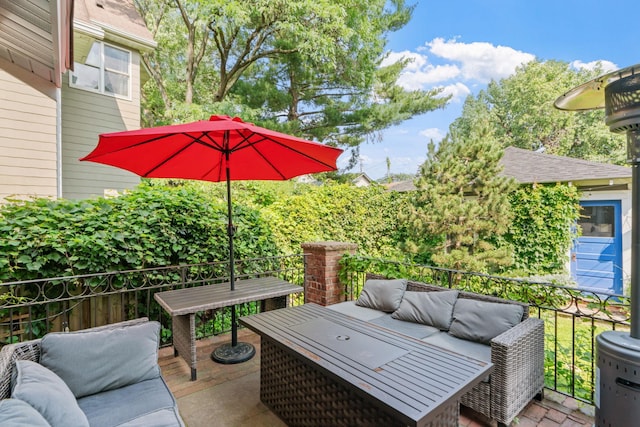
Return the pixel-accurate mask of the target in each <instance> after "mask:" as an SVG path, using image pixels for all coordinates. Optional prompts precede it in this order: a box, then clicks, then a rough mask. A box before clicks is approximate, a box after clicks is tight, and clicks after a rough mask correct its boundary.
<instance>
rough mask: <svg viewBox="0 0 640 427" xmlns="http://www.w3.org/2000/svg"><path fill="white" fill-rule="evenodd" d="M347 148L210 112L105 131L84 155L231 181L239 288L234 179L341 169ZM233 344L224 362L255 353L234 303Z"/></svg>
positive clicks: (151, 174) (139, 169)
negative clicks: (241, 334) (242, 336)
mask: <svg viewBox="0 0 640 427" xmlns="http://www.w3.org/2000/svg"><path fill="white" fill-rule="evenodd" d="M341 153H342V150H341V149H339V148H335V147H329V146H327V145H323V144H319V143H316V142H311V141H307V140H304V139H301V138H297V137H295V136H291V135H287V134H284V133H280V132H276V131H272V130H269V129H265V128H261V127H258V126H255V125H254V124H252V123H245V122H243V121H242V120H241V119H239V118H238V117H234V118H233V119H232V118H231V117H229V116H215V115H214V116H211V118H210V119H209V120H201V121H197V122H192V123H185V124H179V125H171V126H160V127H155V128H146V129H140V130H134V131H125V132H114V133H105V134H102V135H100V138H99V141H98V145H97V147H96V148H95V149H94V150H93V151H92V152H91V153H89V154H88V155H87V156H85V157H83V158H81V159H80V160H83V161H91V162H96V163H102V164H105V165H110V166H115V167H118V168H121V169H125V170H128V171H130V172H133V173H135V174H137V175H140V176H142V177H147V178H178V179H195V180H201V181H213V182H219V181H225V180H226V182H227V206H228V220H229V224H228V226H227V233H228V236H229V276H230V286H231V290H234V283H235V273H234V260H233V234H234V230H235V229H234V227H233V224H232V218H233V215H232V209H231V181H232V180H286V179H289V178H293V177H295V176H299V175H304V174H307V173H317V172H326V171H332V170H336V169H337V166H336V161H337V159H338V156H339V155H340V154H341ZM231 326H232V328H231V345H230V346H229V345H227V346H221V347H218V348H217V349H215V350H214V352H213V353H212V355H211V357H212V358H213V360H215V361H217V362H220V363H239V362H243V361H245V360H248V359H250V358H251V357H253V355H254V354H255V349H254V348H253V346H251V345H250V344H246V343H238V342H237V336H238V334H237V323H236V310H235V306H234V307H232V309H231Z"/></svg>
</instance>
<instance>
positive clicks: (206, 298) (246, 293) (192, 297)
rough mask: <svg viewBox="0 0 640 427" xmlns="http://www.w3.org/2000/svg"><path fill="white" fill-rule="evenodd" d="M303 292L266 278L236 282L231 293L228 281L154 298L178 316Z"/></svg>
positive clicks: (279, 281) (298, 288)
mask: <svg viewBox="0 0 640 427" xmlns="http://www.w3.org/2000/svg"><path fill="white" fill-rule="evenodd" d="M302 290H303V289H302V286H298V285H294V284H293V283H289V282H287V281H285V280H282V279H279V278H277V277H272V276H268V277H258V278H254V279H244V280H236V282H235V289H234V290H231V286H230V284H229V282H224V283H216V284H214V285H205V286H197V287H193V288H182V289H175V290H173V291H164V292H158V293H156V294H154V296H153V297H154V298H155V299H156V301H158V304H160V305H161V306H162V308H164V309H165V310H166V311H167V313H169V314H170V315H171V316H180V315H186V314H192V313H195V312H197V311H204V310H211V309H215V308H222V307H229V306H232V305H236V304H242V303H245V302H250V301H261V300H264V299H268V298H275V297H281V296H285V295H289V294H296V293H299V292H302Z"/></svg>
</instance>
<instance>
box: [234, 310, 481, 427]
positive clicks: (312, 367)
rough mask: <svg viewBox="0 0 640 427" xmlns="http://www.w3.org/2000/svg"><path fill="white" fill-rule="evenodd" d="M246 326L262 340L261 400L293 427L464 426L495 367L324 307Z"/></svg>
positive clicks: (263, 316) (271, 315)
mask: <svg viewBox="0 0 640 427" xmlns="http://www.w3.org/2000/svg"><path fill="white" fill-rule="evenodd" d="M240 323H242V324H244V325H245V326H247V327H248V328H249V329H251V330H253V331H254V332H256V333H258V334H259V335H260V337H261V350H260V351H261V356H260V399H261V400H262V402H263V403H264V404H265V405H267V406H268V407H269V408H270V409H271V410H272V411H273V412H275V413H276V414H277V415H278V416H279V417H280V418H282V420H283V421H285V422H286V423H287V424H288V425H290V426H297V425H305V426H310V425H312V426H327V425H344V426H357V425H363V426H364V425H366V426H435V425H438V426H449V425H450V426H457V425H458V414H459V400H460V397H461V396H462V395H463V394H464V393H466V392H467V391H468V390H470V389H471V388H472V387H473V386H474V385H475V384H477V383H478V382H480V381H481V380H482V378H484V377H486V376H487V375H489V373H490V372H491V369H492V367H493V365H492V364H491V363H488V362H482V361H478V360H475V359H472V358H470V357H466V356H463V355H460V354H457V353H453V352H450V351H447V350H443V349H440V348H438V347H435V346H432V345H430V344H427V343H424V342H422V341H419V340H416V339H413V338H410V337H407V336H405V335H402V334H399V333H396V332H394V331H391V330H388V329H385V328H382V327H379V326H377V325H373V324H370V323H367V322H363V321H360V320H358V319H354V318H352V317H349V316H347V315H344V314H342V313H339V312H336V311H333V310H329V309H327V308H325V307H321V306H319V305H316V304H305V305H303V306H299V307H289V308H284V309H279V310H274V311H270V312H265V313H260V314H256V315H253V316H248V317H243V318H241V319H240Z"/></svg>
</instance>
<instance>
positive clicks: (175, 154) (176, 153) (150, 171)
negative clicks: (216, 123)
mask: <svg viewBox="0 0 640 427" xmlns="http://www.w3.org/2000/svg"><path fill="white" fill-rule="evenodd" d="M183 135H184V136H187V137H189V138H192V139H193V141H191V142H190V143H188V144H186V145H185V146H184V147H181V148H180V149H179V150H178V151H176V152H175V153H173V154H172V155H171V156H169V157H167V158H166V159H164V160H163V161H162V162H160V163H158V164H157V165H155V166H154V167H153V168H151V169H150V170H148V171H147V172H146V173H145V174H144V175H142V176H145V177H146V176H149V174H150V173H153V172H154V171H156V170H158V169H159V168H161V167H162V166H164V165H165V164H167V163H168V162H169V161H171V159H173V158H174V157H176V156H178V155H179V154H180V153H182V152H183V151H184V150H186V149H187V148H189V147H191V146H192V145H193V144H202V145H204V146H206V147H209V148H213V149H215V150H220V147H219V146H218V145H217V144H215V143H214V145H215V146H214V147H211V146H210V145H209V144H207V143H206V142H204V141H202V139H201V138H202V137H203V136H205V135H207V134H206V133H204V134H202V135H201V136H199V137H197V138H196V137H194V136H191V135H189V134H188V133H183ZM207 136H208V135H207ZM210 139H211V138H210ZM149 142H150V141H149ZM212 142H213V140H212ZM136 145H138V144H136ZM220 151H222V150H220ZM205 175H206V174H205Z"/></svg>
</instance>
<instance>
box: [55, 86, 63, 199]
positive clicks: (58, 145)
mask: <svg viewBox="0 0 640 427" xmlns="http://www.w3.org/2000/svg"><path fill="white" fill-rule="evenodd" d="M56 198H58V199H61V198H62V89H61V88H59V87H57V88H56Z"/></svg>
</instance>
